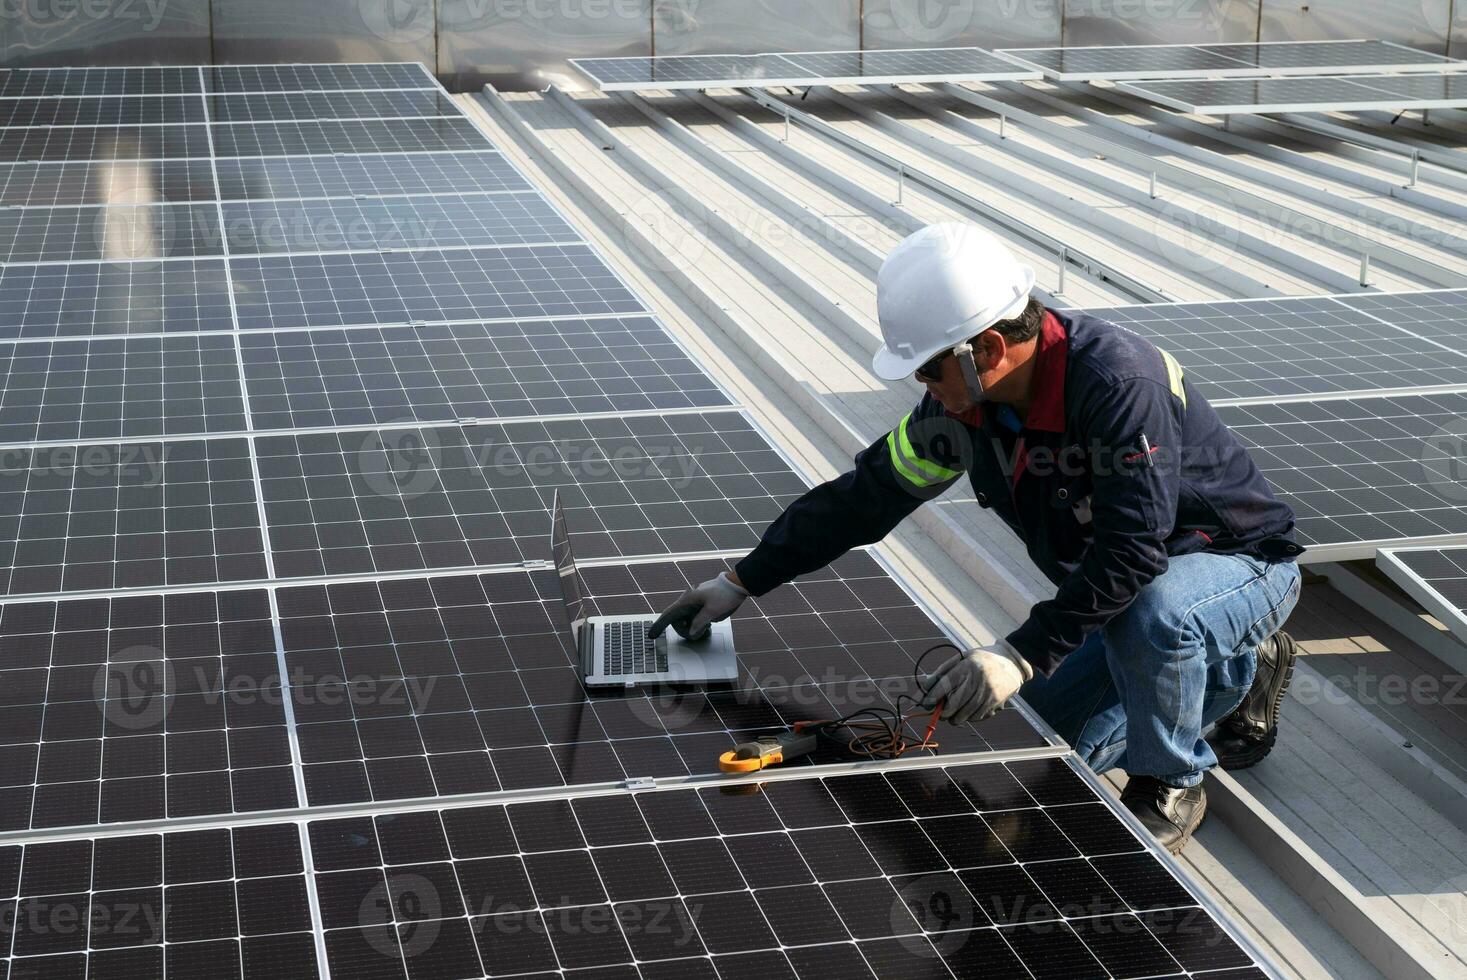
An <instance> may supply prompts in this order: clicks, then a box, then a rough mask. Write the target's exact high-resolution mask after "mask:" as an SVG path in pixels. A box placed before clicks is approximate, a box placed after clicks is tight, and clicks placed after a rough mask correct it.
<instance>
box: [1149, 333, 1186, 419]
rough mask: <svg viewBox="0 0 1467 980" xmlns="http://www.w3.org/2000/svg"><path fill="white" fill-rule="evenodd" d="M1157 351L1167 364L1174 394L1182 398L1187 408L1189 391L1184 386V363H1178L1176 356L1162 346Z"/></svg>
mask: <svg viewBox="0 0 1467 980" xmlns="http://www.w3.org/2000/svg"><path fill="white" fill-rule="evenodd" d="M1156 352H1157V353H1158V354H1160V355H1161V360H1162V363H1164V364H1165V365H1166V380H1167V384H1168V385H1169V386H1170V387H1171V389H1172V394H1174V395H1176V396H1177V398H1178V399H1180V400H1181V402H1182V407H1183V408H1186V407H1187V391H1186V389H1184V388H1183V387H1182V365H1180V364H1178V363H1177V359H1176V358H1175V357H1172V356H1171V355H1170V354H1168V353H1167V352H1166V351H1164V350H1162V349H1161V348H1160V347H1158V348H1157V349H1156Z"/></svg>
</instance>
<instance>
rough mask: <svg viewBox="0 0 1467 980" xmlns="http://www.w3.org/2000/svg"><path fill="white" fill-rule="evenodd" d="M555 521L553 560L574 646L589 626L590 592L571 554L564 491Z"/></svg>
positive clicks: (557, 504) (553, 523) (556, 496)
mask: <svg viewBox="0 0 1467 980" xmlns="http://www.w3.org/2000/svg"><path fill="white" fill-rule="evenodd" d="M553 510H554V517H553V519H552V521H551V528H550V551H551V560H552V561H553V562H555V571H556V572H557V573H558V574H559V576H560V597H561V598H562V599H563V600H565V611H566V615H567V616H569V617H570V624H571V643H572V644H574V643H575V642H576V641H577V639H579V637H580V635H581V626H582V625H583V624H584V623H585V622H586V590H585V589H584V588H583V587H582V585H581V573H580V572H578V571H576V556H575V553H574V552H573V551H571V540H570V528H568V527H567V526H566V523H565V510H564V509H563V508H562V507H561V505H560V491H559V490H557V491H556V492H555V504H554V505H553Z"/></svg>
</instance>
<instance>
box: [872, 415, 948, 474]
mask: <svg viewBox="0 0 1467 980" xmlns="http://www.w3.org/2000/svg"><path fill="white" fill-rule="evenodd" d="M911 418H912V415H911V413H910V412H908V413H907V415H906V417H905V418H903V419H902V421H901V424H899V425H898V426H897V427H896V428H895V429H893V430H891V432H889V433H887V436H886V447H887V450H888V452H890V454H891V465H892V467H893V468H894V469H895V470H896V471H897V472H898V473H900V474H901V475H902V476H903V477H904V478H905V479H906V480H907V482H908V483H910V484H912V485H913V486H917V487H931V486H936V485H937V484H939V483H947V482H949V481H951V480H956V479H957V478H958V477H960V476H962V475H963V474H962V471H961V470H950V469H948V468H947V467H945V466H939V465H937V464H936V463H933V462H931V461H929V460H925V459H923V458H922V457H920V456H918V455H917V453H916V450H914V449H913V448H912V441H911V439H909V438H908V437H907V423H908V422H909V421H911Z"/></svg>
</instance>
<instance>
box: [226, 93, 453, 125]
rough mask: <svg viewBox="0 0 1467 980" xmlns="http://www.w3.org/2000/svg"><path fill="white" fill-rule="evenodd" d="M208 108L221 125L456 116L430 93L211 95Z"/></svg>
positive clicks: (440, 97) (443, 99)
mask: <svg viewBox="0 0 1467 980" xmlns="http://www.w3.org/2000/svg"><path fill="white" fill-rule="evenodd" d="M208 105H209V118H210V119H211V120H212V121H213V122H223V123H240V122H251V123H259V122H275V121H278V120H291V121H297V122H299V121H302V120H308V119H374V118H375V119H384V118H392V117H399V116H403V117H408V116H457V115H459V111H458V109H457V108H456V107H455V106H454V104H453V99H452V98H451V97H449V96H447V95H444V94H443V93H441V92H437V91H434V90H432V89H406V90H402V91H386V92H279V93H269V94H255V95H211V96H209V99H208Z"/></svg>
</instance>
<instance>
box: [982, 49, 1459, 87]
mask: <svg viewBox="0 0 1467 980" xmlns="http://www.w3.org/2000/svg"><path fill="white" fill-rule="evenodd" d="M1000 54H1003V55H1006V56H1008V57H1009V58H1011V59H1013V60H1015V61H1017V62H1018V63H1020V64H1025V65H1033V66H1035V67H1036V68H1039V69H1041V70H1042V71H1043V72H1044V73H1045V74H1046V75H1048V76H1050V77H1052V78H1062V79H1064V80H1066V81H1095V80H1103V79H1111V80H1116V79H1126V78H1188V77H1192V78H1196V77H1204V76H1216V77H1226V76H1228V75H1233V76H1242V75H1290V74H1292V75H1344V74H1358V73H1374V72H1382V71H1419V72H1427V73H1440V72H1454V71H1462V70H1464V69H1467V62H1464V61H1462V60H1461V59H1458V58H1448V57H1445V56H1443V55H1439V54H1431V53H1428V52H1425V51H1419V50H1417V49H1415V48H1411V47H1407V46H1405V45H1401V44H1393V43H1389V42H1386V41H1289V42H1276V43H1262V44H1137V45H1115V46H1109V47H1071V48H1011V49H1005V50H1003V51H1001V52H1000Z"/></svg>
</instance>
